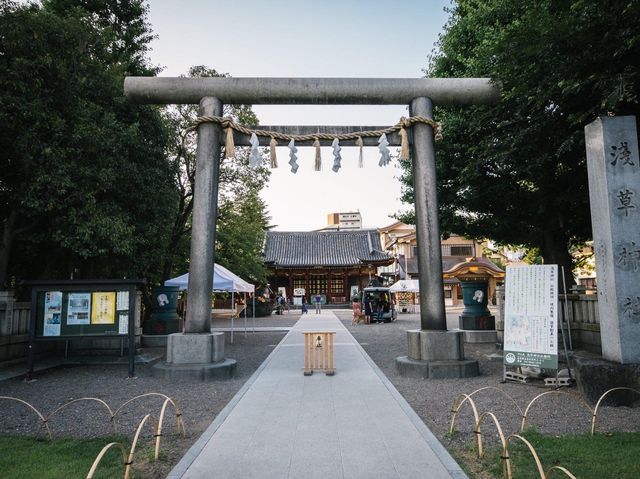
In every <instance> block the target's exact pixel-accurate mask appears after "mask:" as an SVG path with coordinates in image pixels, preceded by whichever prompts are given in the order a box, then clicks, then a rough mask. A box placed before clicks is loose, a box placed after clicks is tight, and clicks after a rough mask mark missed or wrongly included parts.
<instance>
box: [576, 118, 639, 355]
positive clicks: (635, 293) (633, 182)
mask: <svg viewBox="0 0 640 479" xmlns="http://www.w3.org/2000/svg"><path fill="white" fill-rule="evenodd" d="M585 137H586V147H587V168H588V173H589V197H590V200H591V222H592V228H593V247H594V251H595V255H596V273H597V278H598V308H599V313H600V336H601V339H602V355H603V357H604V358H605V359H608V360H610V361H615V362H619V363H640V347H638V345H640V157H639V156H638V135H637V128H636V119H635V117H634V116H620V117H600V118H598V119H597V120H595V121H593V122H592V123H590V124H588V125H587V126H586V127H585Z"/></svg>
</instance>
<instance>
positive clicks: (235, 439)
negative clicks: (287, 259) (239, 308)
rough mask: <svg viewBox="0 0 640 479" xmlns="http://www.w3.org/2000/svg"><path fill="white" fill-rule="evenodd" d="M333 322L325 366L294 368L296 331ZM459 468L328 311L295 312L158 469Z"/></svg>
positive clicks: (400, 473)
mask: <svg viewBox="0 0 640 479" xmlns="http://www.w3.org/2000/svg"><path fill="white" fill-rule="evenodd" d="M305 330H315V331H319V330H326V331H336V343H335V344H336V345H340V347H337V348H336V349H335V351H334V354H335V367H336V375H335V376H325V375H324V374H322V373H321V372H316V373H314V374H313V375H312V376H304V375H303V374H302V368H303V364H304V343H303V334H302V331H305ZM168 477H169V478H171V479H174V478H175V479H177V478H185V479H192V478H205V477H216V478H229V479H231V478H258V477H259V478H305V479H306V478H323V479H324V478H349V479H351V478H363V479H364V478H385V479H386V478H424V477H429V478H432V479H440V478H443V479H445V478H455V479H464V478H466V477H467V476H466V474H465V473H464V472H463V471H462V469H461V468H460V466H459V465H458V464H457V463H456V462H455V461H454V460H453V458H452V457H451V456H450V455H449V453H448V452H447V451H446V449H445V448H444V447H443V446H442V445H441V444H440V442H439V441H438V440H437V439H436V437H435V436H434V435H433V434H432V433H431V431H429V429H428V428H427V427H426V426H425V424H424V423H423V422H422V420H421V419H420V418H419V417H418V415H417V414H416V413H415V411H413V409H411V406H409V404H408V403H407V402H406V401H405V400H404V398H403V397H402V396H401V395H400V393H398V391H397V390H396V389H395V388H394V387H393V385H392V384H391V382H390V381H389V380H388V379H387V378H386V377H385V376H384V374H383V373H382V372H381V371H380V369H379V368H378V367H377V366H376V365H375V363H374V362H373V361H372V360H371V358H369V356H368V355H367V353H366V352H365V351H364V349H362V347H361V346H360V345H359V344H358V343H357V341H356V340H355V339H354V338H353V336H352V335H351V334H350V333H349V331H348V330H347V329H346V328H345V327H344V326H343V325H342V323H341V322H340V321H339V320H338V319H337V318H336V316H335V315H334V313H333V312H331V311H325V312H323V313H322V314H320V315H315V314H309V315H305V316H303V317H302V318H301V319H300V321H298V322H297V323H296V324H295V326H294V327H293V328H292V330H291V331H290V332H289V333H288V334H287V335H286V336H285V338H284V339H283V340H282V341H281V343H280V344H279V345H278V346H277V347H276V348H275V349H274V350H273V351H272V353H271V354H270V355H269V357H267V359H266V360H265V361H264V362H263V363H262V365H261V366H260V367H259V368H258V370H257V371H256V372H255V373H254V374H253V375H252V376H251V378H249V380H248V381H247V382H246V383H245V385H244V386H243V387H242V388H241V389H240V391H239V392H238V393H237V394H236V396H235V397H234V398H233V399H232V400H231V401H230V403H229V404H228V405H227V406H226V407H225V408H224V409H223V410H222V412H221V413H220V414H219V415H218V417H216V419H215V420H214V422H213V423H212V424H211V425H210V426H209V428H208V429H207V430H206V431H205V432H204V434H203V435H202V436H201V437H200V439H198V441H197V442H196V443H195V444H194V445H193V446H192V447H191V449H190V450H189V451H188V452H187V453H186V455H185V456H184V457H183V458H182V460H181V461H180V462H179V463H178V464H177V465H176V467H175V468H174V469H173V470H172V471H171V473H170V474H169V476H168Z"/></svg>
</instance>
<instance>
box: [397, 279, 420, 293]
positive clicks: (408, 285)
mask: <svg viewBox="0 0 640 479" xmlns="http://www.w3.org/2000/svg"><path fill="white" fill-rule="evenodd" d="M389 289H390V290H391V292H392V293H418V292H420V286H419V285H418V280H417V279H401V280H400V281H398V282H396V283H394V284H392V285H391V286H390V287H389Z"/></svg>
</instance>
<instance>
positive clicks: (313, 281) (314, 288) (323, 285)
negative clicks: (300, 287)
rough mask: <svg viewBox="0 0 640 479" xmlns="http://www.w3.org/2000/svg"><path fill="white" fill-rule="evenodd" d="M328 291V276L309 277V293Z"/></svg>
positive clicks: (324, 292)
mask: <svg viewBox="0 0 640 479" xmlns="http://www.w3.org/2000/svg"><path fill="white" fill-rule="evenodd" d="M326 293H327V277H326V276H311V277H310V278H309V294H312V295H313V294H326Z"/></svg>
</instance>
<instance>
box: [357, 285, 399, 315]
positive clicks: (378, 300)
mask: <svg viewBox="0 0 640 479" xmlns="http://www.w3.org/2000/svg"><path fill="white" fill-rule="evenodd" d="M362 294H363V295H366V296H368V297H369V299H370V300H371V309H372V310H373V322H374V323H377V322H382V321H384V322H385V323H390V322H391V321H395V320H396V318H397V317H398V312H397V311H396V308H395V306H394V304H393V301H391V290H390V289H389V288H386V287H383V286H369V287H367V288H364V290H363V293H362ZM363 298H364V296H363ZM380 310H382V311H380Z"/></svg>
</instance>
